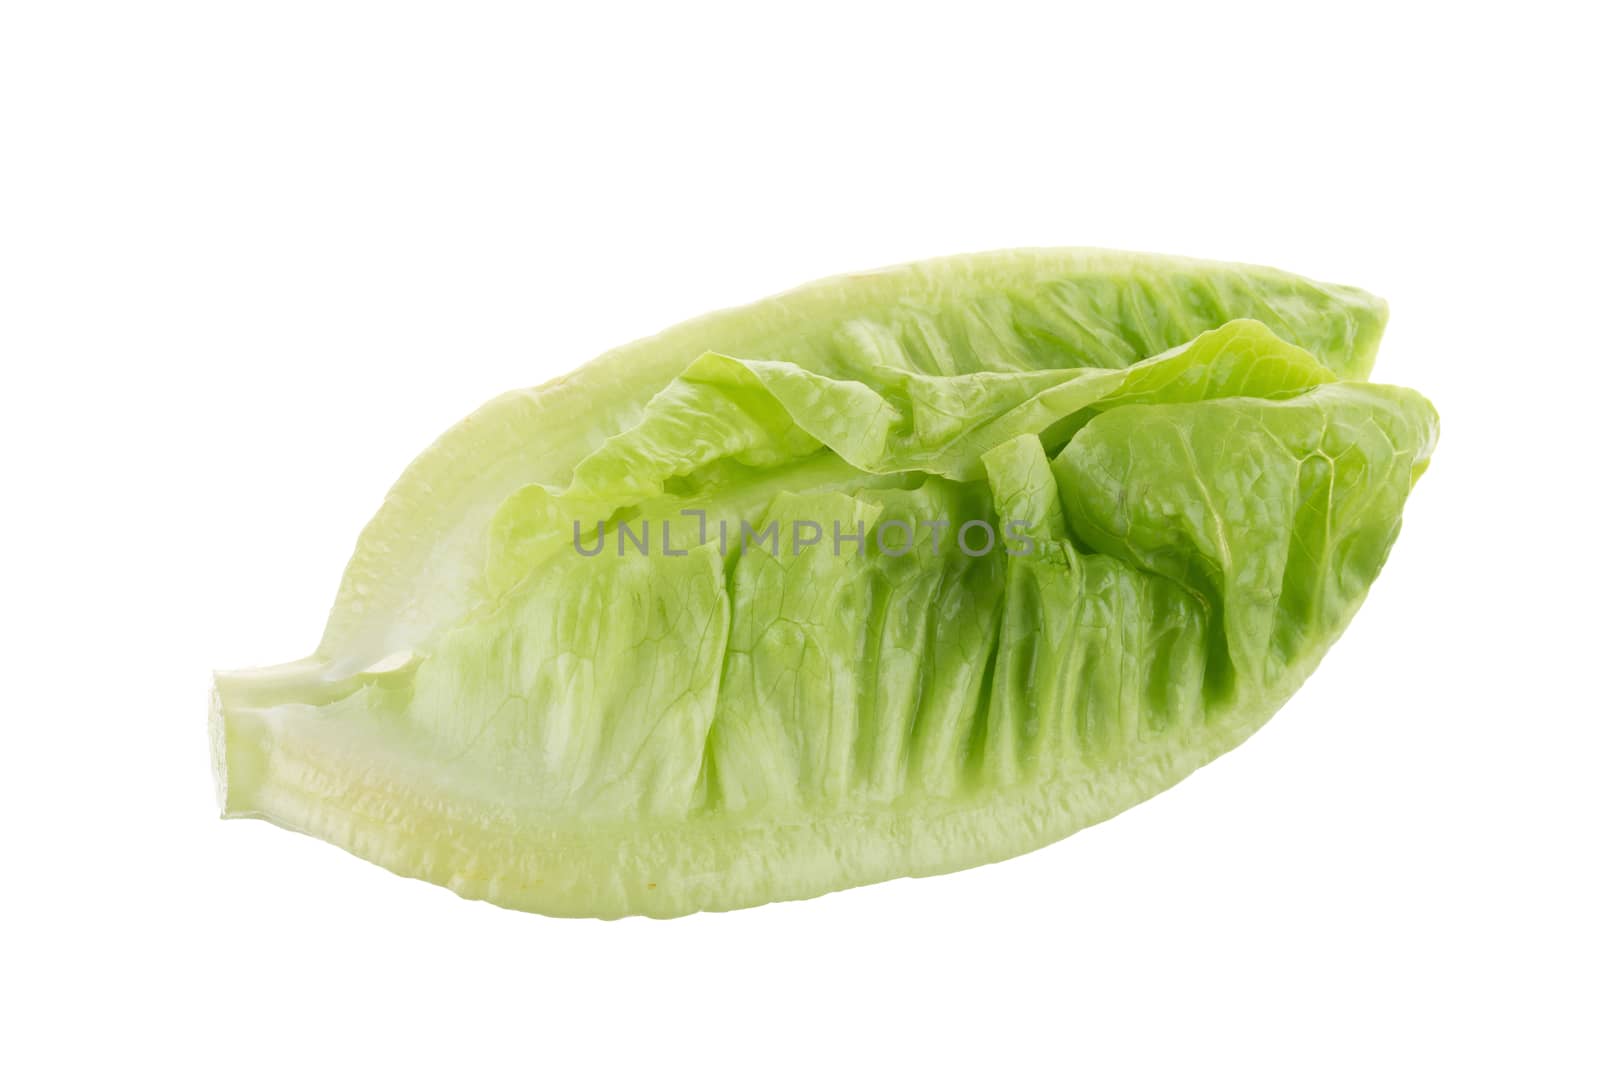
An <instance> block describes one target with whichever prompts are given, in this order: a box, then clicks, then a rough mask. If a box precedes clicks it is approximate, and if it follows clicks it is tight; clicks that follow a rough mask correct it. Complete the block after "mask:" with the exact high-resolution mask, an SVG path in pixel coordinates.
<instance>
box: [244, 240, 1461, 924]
mask: <svg viewBox="0 0 1600 1067" xmlns="http://www.w3.org/2000/svg"><path fill="white" fill-rule="evenodd" d="M1383 320H1384V308H1383V305H1382V303H1381V302H1380V301H1377V300H1376V299H1374V298H1372V297H1370V296H1367V295H1366V294H1364V293H1360V292H1359V291H1357V290H1352V289H1347V288H1342V287H1335V286H1324V285H1318V284H1316V283H1312V282H1308V281H1306V280H1304V279H1299V278H1295V277H1293V276H1290V275H1285V274H1281V273H1279V272H1275V271H1268V270H1264V269H1261V268H1244V267H1234V266H1227V265H1218V264H1207V263H1198V262H1194V261H1186V260H1172V259H1163V258H1160V257H1149V256H1125V255H1119V254H1114V253H1081V252H1026V253H1005V254H992V255H988V256H977V257H966V258H961V259H956V260H944V261H935V262H933V263H929V264H920V265H913V266H910V267H906V268H899V269H896V270H893V271H886V272H880V273H877V274H872V275H864V276H852V277H848V278H843V279H836V280H832V281H829V282H823V283H818V284H817V285H814V286H811V287H807V288H806V289H802V290H797V291H796V292H794V293H791V294H788V295H785V296H783V297H778V298H775V299H774V300H772V301H768V302H765V303H763V304H758V305H753V306H752V307H750V308H746V309H740V310H738V311H734V312H725V313H721V314H719V315H716V316H711V317H708V318H707V319H703V320H698V321H697V322H695V323H691V324H688V325H686V326H682V327H678V328H676V329H674V330H671V331H668V332H667V333H665V334H662V335H660V336H659V337H657V338H653V339H651V340H649V341H645V342H641V343H640V344H638V345H635V346H629V347H628V348H626V349H622V350H619V351H618V352H617V353H613V354H611V355H608V356H606V357H602V358H601V359H600V360H598V361H596V362H595V363H593V364H590V365H589V366H588V367H586V368H584V369H583V370H581V371H579V372H578V373H577V374H575V375H573V376H571V377H569V378H566V379H562V380H561V381H558V382H556V383H552V384H551V385H550V386H546V387H544V388H543V389H540V390H534V391H529V392H526V393H518V394H512V395H511V396H508V397H503V398H501V399H500V400H497V401H495V402H493V403H491V404H490V405H489V406H488V407H487V408H485V409H484V410H483V411H481V412H479V413H478V414H477V415H475V416H473V417H472V418H470V419H469V420H468V421H467V422H466V423H464V424H463V425H462V426H461V427H458V428H457V429H456V430H453V431H451V433H450V434H447V435H446V437H445V438H443V439H441V441H440V442H439V443H438V444H437V445H435V446H434V448H433V449H432V450H430V452H429V453H427V454H426V455H424V456H423V457H422V458H421V459H419V460H418V461H417V462H416V463H415V464H413V466H412V468H411V469H410V470H409V471H408V472H407V473H406V475H405V476H404V477H403V478H402V480H401V482H400V483H399V485H397V486H396V488H395V490H394V491H393V492H392V494H391V497H390V499H389V501H388V503H386V505H385V507H384V510H383V511H382V512H381V513H380V514H379V516H378V517H377V518H376V519H375V520H374V521H373V523H372V525H371V526H370V527H369V528H368V531H367V532H366V533H365V534H364V535H363V539H362V542H361V544H360V546H359V547H358V550H357V554H356V558H355V559H354V560H353V561H352V563H351V566H350V570H349V573H348V574H347V575H346V579H345V583H344V586H343V588H342V589H341V593H340V597H339V600H338V602H337V604H336V606H335V609H334V613H333V616H332V618H331V619H330V622H329V626H328V630H327V633H326V634H325V637H324V641H323V644H322V646H321V648H319V650H318V652H317V653H316V654H315V655H313V656H311V657H309V658H307V659H306V660H302V661H298V662H296V663H292V664H286V665H284V666H282V667H277V668H267V669H264V670H256V671H239V672H228V673H224V674H219V675H218V678H217V686H216V693H215V697H214V700H213V717H212V732H213V742H214V743H213V751H214V759H215V764H216V767H217V773H218V780H219V788H220V792H221V794H222V804H223V810H224V813H225V814H228V815H257V816H262V817H265V818H269V819H271V820H273V821H275V822H278V823H280V824H282V825H285V826H288V827H291V828H293V829H297V830H302V831H305V832H308V833H312V834H315V835H317V836H320V837H324V838H326V839H328V840H330V841H333V842H334V843H336V844H339V845H341V846H343V847H345V848H347V849H350V850H351V851H354V852H356V853H358V854H360V855H363V856H365V857H367V858H369V859H372V860H374V861H376V862H379V863H381V864H384V865H385V866H388V867H390V868H391V869H393V870H396V871H399V872H401V873H404V874H409V875H413V876H417V877H422V878H426V879H428V880H431V881H434V882H437V883H440V884H443V885H447V886H449V887H451V888H452V889H454V890H456V891H457V892H459V893H461V894H463V895H466V896H470V897H482V898H485V899H489V900H492V901H494V902H496V903H499V904H503V905H506V906H510V907H518V908H525V909H528V910H534V911H542V912H547V913H550V914H560V915H599V916H618V915H626V914H649V915H677V914H683V913H686V912H690V911H695V910H701V909H722V908H732V907H741V906H748V905H752V904H759V903H763V902H766V901H771V900H778V899H790V898H797V897H804V896H811V895H815V894H817V893H822V892H827V891H829V890H833V889H839V888H844V887H847V886H851V885H857V884H862V883H865V882H870V881H876V880H881V879H885V878H892V877H897V876H902V875H920V874H930V873H938V872H942V871H949V870H955V869H959V868H961V867H967V866H971V865H974V864H977V863H983V862H988V861H991V860H996V859H1001V858H1004V857H1006V856H1011V855H1015V854H1017V853H1019V852H1023V851H1026V850H1029V849H1032V848H1036V847H1039V846H1041V845H1043V844H1046V843H1049V842H1051V841H1054V840H1057V839H1059V838H1060V837H1063V836H1065V835H1067V834H1070V833H1072V832H1073V831H1075V830H1077V829H1079V828H1081V827H1083V826H1086V825H1089V824H1091V823H1094V822H1097V821H1100V820H1102V819H1105V818H1108V817H1109V816H1111V815H1114V814H1116V813H1117V812H1118V811H1121V810H1123V809H1124V808H1126V807H1128V806H1130V805H1131V804H1134V803H1137V802H1138V801H1140V800H1143V799H1145V798H1147V797H1149V796H1151V795H1153V794H1154V793H1156V792H1159V791H1160V790H1162V789H1165V788H1167V787H1169V786H1171V785H1172V784H1174V783H1175V782H1177V781H1178V780H1180V779H1181V778H1182V777H1184V776H1185V775H1186V774H1188V773H1189V772H1190V771H1192V770H1194V769H1195V768H1196V767H1199V766H1201V765H1202V764H1204V763H1206V762H1208V761H1209V760H1211V759H1213V758H1215V757H1216V756H1217V755H1220V754H1221V753H1223V752H1225V751H1227V750H1228V749H1229V748H1231V747H1233V746H1234V745H1236V744H1238V743H1239V742H1240V741H1241V740H1243V739H1244V738H1245V737H1247V736H1248V735H1249V734H1250V733H1251V732H1253V731H1254V730H1255V729H1257V728H1258V727H1259V726H1260V725H1261V724H1262V723H1263V722H1265V721H1266V719H1267V718H1268V717H1269V716H1270V715H1271V714H1272V713H1273V712H1274V711H1275V710H1276V709H1277V707H1278V706H1280V705H1281V703H1282V702H1283V701H1284V700H1285V699H1286V698H1287V697H1288V695H1289V694H1290V693H1291V692H1292V691H1293V690H1294V688H1295V687H1296V686H1298V685H1299V684H1300V682H1301V681H1302V680H1303V679H1304V678H1305V677H1306V675H1307V674H1308V673H1309V672H1310V671H1311V669H1312V668H1313V667H1314V666H1315V665H1316V663H1317V662H1318V660H1319V659H1320V658H1321V656H1322V654H1323V653H1324V652H1325V651H1326V649H1327V648H1328V646H1329V645H1330V644H1331V643H1332V641H1333V640H1334V639H1335V638H1336V637H1337V636H1338V634H1339V633H1340V632H1341V631H1342V629H1343V628H1344V626H1345V625H1346V624H1347V623H1348V621H1349V619H1350V617H1351V616H1352V614H1353V613H1354V611H1355V610H1356V608H1357V607H1358V606H1359V604H1360V602H1361V599H1362V598H1363V596H1364V595H1365V593H1366V590H1367V589H1368V587H1369V586H1370V584H1371V582H1372V581H1373V580H1374V578H1375V577H1376V576H1377V573H1378V571H1379V569H1380V568H1381V567H1382V565H1383V562H1384V559H1385V557H1386V556H1387V553H1388V551H1389V547H1390V546H1391V545H1392V543H1393V541H1394V538H1395V537H1396V535H1397V533H1398V528H1399V521H1400V511H1401V507H1402V505H1403V503H1404V501H1405V498H1406V496H1407V494H1408V493H1409V491H1410V489H1411V487H1412V485H1413V484H1414V482H1415V480H1416V478H1417V476H1418V475H1419V474H1420V473H1421V471H1422V469H1423V468H1424V467H1425V465H1426V463H1427V461H1428V457H1429V456H1430V454H1431V452H1432V448H1433V443H1434V440H1435V437H1436V433H1437V420H1436V417H1435V415H1434V413H1433V410H1432V408H1431V406H1429V405H1428V403H1427V401H1425V400H1424V399H1422V398H1421V397H1420V396H1418V395H1417V394H1415V393H1412V392H1410V391H1408V390H1404V389H1398V388H1393V387H1387V386H1375V385H1367V384H1364V383H1362V382H1361V381H1359V380H1356V379H1360V378H1363V377H1364V376H1365V374H1366V373H1367V371H1368V369H1369V368H1370V364H1371V359H1372V354H1373V352H1374V351H1375V348H1376V345H1377V340H1378V336H1379V334H1380V333H1381V330H1382V325H1383Z"/></svg>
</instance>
